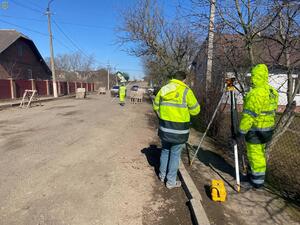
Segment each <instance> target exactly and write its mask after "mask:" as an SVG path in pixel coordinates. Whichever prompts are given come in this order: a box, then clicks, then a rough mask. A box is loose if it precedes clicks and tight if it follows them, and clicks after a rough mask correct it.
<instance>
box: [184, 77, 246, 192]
mask: <svg viewBox="0 0 300 225" xmlns="http://www.w3.org/2000/svg"><path fill="white" fill-rule="evenodd" d="M234 82H235V78H228V79H226V80H225V86H224V89H223V92H222V96H221V98H220V100H219V102H218V104H217V107H216V109H215V111H214V113H213V115H212V118H211V120H210V121H209V123H208V125H207V128H206V130H205V132H204V134H203V136H202V138H201V140H200V143H199V145H198V147H197V149H196V151H195V154H194V156H193V158H192V160H191V161H190V166H192V164H193V161H194V160H195V158H196V156H197V154H198V151H199V149H200V147H201V145H202V143H203V141H204V138H205V136H206V134H207V132H208V130H209V128H210V126H211V124H212V123H213V121H214V119H215V117H216V115H217V112H218V110H219V108H220V106H221V104H222V102H223V99H224V97H225V95H226V94H227V93H229V95H230V114H231V139H232V145H233V150H234V162H235V163H234V167H235V176H236V185H235V190H236V191H237V192H240V187H241V183H240V171H239V157H238V146H237V133H238V113H237V107H236V97H235V90H238V88H236V86H235V85H234ZM242 162H243V170H244V171H246V170H247V168H246V165H245V162H244V157H243V158H242Z"/></svg>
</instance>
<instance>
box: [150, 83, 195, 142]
mask: <svg viewBox="0 0 300 225" xmlns="http://www.w3.org/2000/svg"><path fill="white" fill-rule="evenodd" d="M153 108H154V110H155V111H157V112H158V114H159V118H160V121H159V130H158V135H159V137H160V138H161V139H162V140H163V141H166V142H170V143H178V144H179V143H185V142H186V141H187V140H188V137H189V123H190V115H192V116H195V115H197V114H198V113H199V112H200V105H199V103H198V102H197V99H196V97H195V96H194V93H193V91H192V90H191V89H190V88H189V87H188V86H187V85H186V84H185V83H183V82H181V81H179V80H176V79H173V80H171V81H170V82H169V83H168V84H167V85H165V86H164V87H162V88H161V89H160V91H159V92H158V93H157V95H156V97H155V99H154V102H153Z"/></svg>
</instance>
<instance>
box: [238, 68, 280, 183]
mask: <svg viewBox="0 0 300 225" xmlns="http://www.w3.org/2000/svg"><path fill="white" fill-rule="evenodd" d="M268 76H269V72H268V67H267V66H266V65H265V64H258V65H256V66H255V67H254V68H252V70H251V90H250V92H249V93H248V94H247V95H246V96H245V98H244V109H243V113H242V119H241V122H240V127H239V132H240V133H241V134H243V135H245V138H246V146H247V156H248V161H249V164H250V167H251V174H250V182H251V184H252V185H253V186H254V187H255V188H260V187H262V186H263V184H264V181H265V174H266V157H265V145H266V143H267V142H268V141H270V140H271V139H272V135H273V130H274V124H275V112H276V110H277V107H278V92H277V91H276V90H275V89H274V88H273V87H272V86H270V85H269V84H268Z"/></svg>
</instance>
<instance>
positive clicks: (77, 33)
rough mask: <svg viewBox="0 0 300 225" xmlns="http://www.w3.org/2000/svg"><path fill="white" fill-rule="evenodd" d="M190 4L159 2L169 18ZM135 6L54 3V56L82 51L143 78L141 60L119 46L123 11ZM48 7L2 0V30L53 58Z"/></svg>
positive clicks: (44, 0)
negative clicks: (15, 33) (20, 35)
mask: <svg viewBox="0 0 300 225" xmlns="http://www.w3.org/2000/svg"><path fill="white" fill-rule="evenodd" d="M188 1H189V0H181V1H180V0H169V1H168V0H160V3H161V4H162V6H163V7H164V10H165V13H166V15H167V16H172V15H173V14H174V13H175V10H176V6H177V5H178V2H180V3H181V4H185V2H186V3H187V4H188ZM7 3H8V4H7ZM136 3H137V1H136V0H76V1H74V0H53V1H52V2H51V4H50V9H51V12H52V13H53V15H52V31H53V37H54V40H53V42H54V55H57V54H64V53H71V52H75V51H78V49H80V50H81V51H82V52H83V53H84V54H85V55H91V54H93V55H94V56H95V59H96V64H97V65H98V66H101V67H106V66H107V65H108V64H109V65H110V67H111V68H112V70H114V71H121V72H127V73H129V75H130V76H131V78H133V77H134V78H142V77H143V76H144V71H143V66H142V64H141V61H140V59H139V58H137V57H134V56H130V55H128V54H127V53H126V52H125V51H124V47H123V48H122V47H120V46H119V45H118V44H117V27H118V26H120V25H121V22H122V12H123V11H124V10H125V11H126V9H128V8H129V7H132V6H134V5H135V4H136ZM7 5H8V8H7V7H5V6H7ZM47 5H48V0H26V1H25V0H0V29H15V30H17V31H19V32H21V33H23V34H24V35H26V36H28V37H29V38H30V39H31V40H33V41H34V43H35V45H36V46H37V48H38V49H39V51H40V53H41V55H42V56H43V57H44V58H46V57H49V55H50V53H49V36H48V27H47V17H46V15H45V11H46V8H47Z"/></svg>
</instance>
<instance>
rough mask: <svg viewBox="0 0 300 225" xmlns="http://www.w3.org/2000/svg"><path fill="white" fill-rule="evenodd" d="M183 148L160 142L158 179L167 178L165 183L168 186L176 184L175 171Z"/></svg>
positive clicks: (180, 145)
mask: <svg viewBox="0 0 300 225" xmlns="http://www.w3.org/2000/svg"><path fill="white" fill-rule="evenodd" d="M183 147H184V144H172V143H168V142H164V141H162V151H161V155H160V167H159V177H160V179H165V178H166V177H167V183H168V184H169V185H175V184H176V177H177V171H178V167H179V162H180V156H181V150H182V149H183Z"/></svg>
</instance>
